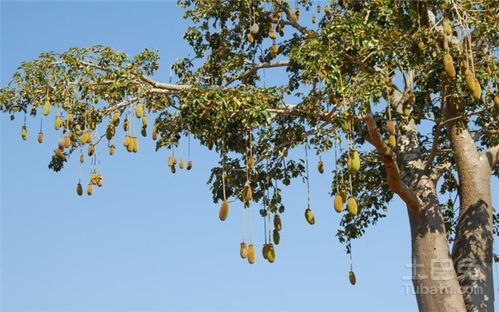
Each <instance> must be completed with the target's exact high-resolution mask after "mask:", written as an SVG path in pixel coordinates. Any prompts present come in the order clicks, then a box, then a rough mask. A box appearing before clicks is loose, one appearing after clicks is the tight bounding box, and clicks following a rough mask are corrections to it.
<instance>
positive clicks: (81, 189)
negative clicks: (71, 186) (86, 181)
mask: <svg viewBox="0 0 499 312" xmlns="http://www.w3.org/2000/svg"><path fill="white" fill-rule="evenodd" d="M76 194H78V196H81V195H83V187H82V186H81V183H78V184H76Z"/></svg>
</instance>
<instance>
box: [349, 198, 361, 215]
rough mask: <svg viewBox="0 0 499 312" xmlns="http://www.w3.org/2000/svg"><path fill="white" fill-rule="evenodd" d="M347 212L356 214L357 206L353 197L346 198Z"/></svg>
mask: <svg viewBox="0 0 499 312" xmlns="http://www.w3.org/2000/svg"><path fill="white" fill-rule="evenodd" d="M347 206H348V207H347V208H348V212H349V213H350V214H351V215H354V216H355V215H356V214H357V212H358V207H357V201H355V198H353V197H350V198H349V199H348V205H347Z"/></svg>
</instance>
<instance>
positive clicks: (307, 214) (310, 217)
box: [305, 208, 315, 225]
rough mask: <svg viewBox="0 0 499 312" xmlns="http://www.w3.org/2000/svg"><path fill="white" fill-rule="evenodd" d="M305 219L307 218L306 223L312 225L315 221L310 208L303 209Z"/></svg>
mask: <svg viewBox="0 0 499 312" xmlns="http://www.w3.org/2000/svg"><path fill="white" fill-rule="evenodd" d="M305 220H307V222H308V224H310V225H313V224H314V223H315V218H314V214H313V213H312V210H310V208H307V209H306V210H305Z"/></svg>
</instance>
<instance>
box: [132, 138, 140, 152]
mask: <svg viewBox="0 0 499 312" xmlns="http://www.w3.org/2000/svg"><path fill="white" fill-rule="evenodd" d="M138 151H139V139H138V138H137V137H132V152H134V153H137V152H138Z"/></svg>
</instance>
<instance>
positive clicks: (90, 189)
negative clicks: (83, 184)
mask: <svg viewBox="0 0 499 312" xmlns="http://www.w3.org/2000/svg"><path fill="white" fill-rule="evenodd" d="M93 193H94V186H93V185H92V183H88V185H87V195H88V196H91V195H92V194H93Z"/></svg>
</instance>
